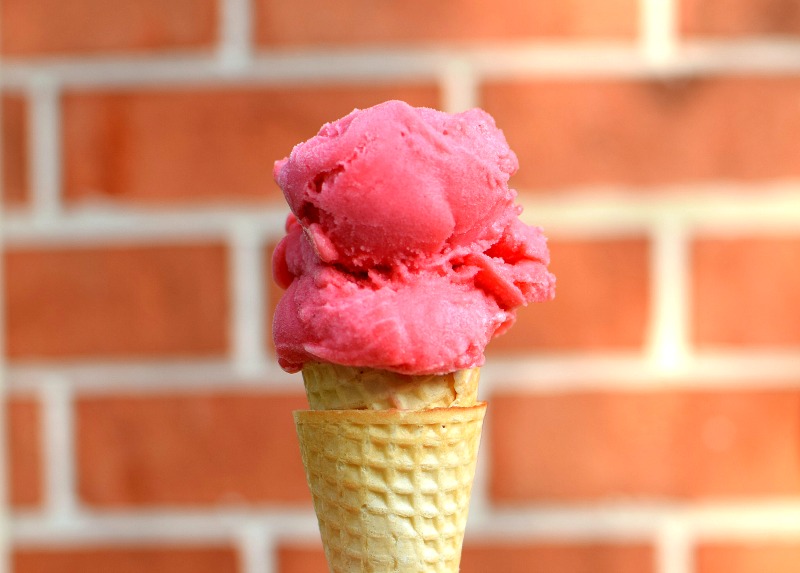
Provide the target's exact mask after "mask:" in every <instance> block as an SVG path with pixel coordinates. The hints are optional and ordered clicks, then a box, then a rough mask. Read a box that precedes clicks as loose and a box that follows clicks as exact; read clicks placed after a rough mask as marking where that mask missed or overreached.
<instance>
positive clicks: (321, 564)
mask: <svg viewBox="0 0 800 573" xmlns="http://www.w3.org/2000/svg"><path fill="white" fill-rule="evenodd" d="M277 562H278V570H277V573H328V562H327V561H326V560H325V553H324V552H323V550H322V545H320V544H315V545H280V546H278V550H277Z"/></svg>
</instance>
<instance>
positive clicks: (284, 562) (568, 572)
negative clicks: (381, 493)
mask: <svg viewBox="0 0 800 573" xmlns="http://www.w3.org/2000/svg"><path fill="white" fill-rule="evenodd" d="M654 563H655V559H654V556H653V550H652V548H651V547H648V546H644V545H612V544H602V543H586V544H577V543H575V544H567V543H563V544H556V543H549V544H535V543H531V544H525V545H523V544H515V545H512V544H496V545H491V544H480V545H469V543H467V545H466V546H465V547H464V551H463V553H462V558H461V572H462V573H486V572H487V571H502V572H503V573H649V572H653V571H655V569H654ZM327 570H328V568H327V565H326V563H325V555H324V554H323V552H322V549H321V548H319V547H315V546H313V547H312V546H294V545H289V546H282V547H279V548H278V573H325V572H326V571H327Z"/></svg>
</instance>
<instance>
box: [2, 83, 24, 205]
mask: <svg viewBox="0 0 800 573" xmlns="http://www.w3.org/2000/svg"><path fill="white" fill-rule="evenodd" d="M27 107H28V106H27V101H26V100H25V98H24V97H22V96H18V95H11V94H3V96H2V109H1V110H0V114H2V122H3V124H2V134H1V135H0V137H1V138H2V139H0V150H1V151H2V154H3V162H2V169H3V195H2V200H3V202H4V203H5V204H6V205H18V204H21V203H24V202H25V200H26V199H27V197H28V116H27V114H28V109H27Z"/></svg>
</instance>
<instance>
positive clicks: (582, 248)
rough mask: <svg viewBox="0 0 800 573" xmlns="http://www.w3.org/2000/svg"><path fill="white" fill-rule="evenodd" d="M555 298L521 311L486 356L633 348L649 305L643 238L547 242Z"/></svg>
mask: <svg viewBox="0 0 800 573" xmlns="http://www.w3.org/2000/svg"><path fill="white" fill-rule="evenodd" d="M549 245H550V252H551V260H552V263H551V265H550V269H551V270H552V271H553V273H555V275H556V298H555V300H553V301H551V302H546V303H538V304H533V305H530V306H528V307H525V308H523V309H520V310H519V312H518V315H517V323H516V324H515V325H514V326H513V327H512V328H511V330H510V331H508V333H506V334H504V335H502V336H500V337H498V338H496V339H495V340H493V341H492V342H491V343H490V344H489V346H488V347H487V354H488V355H490V356H497V355H502V354H507V353H510V352H520V353H522V352H537V351H564V350H625V349H630V350H637V349H641V348H642V346H643V344H644V339H645V331H646V329H647V318H648V316H647V308H648V304H649V302H648V301H649V289H650V286H649V282H650V279H649V276H648V266H649V263H648V255H649V245H648V243H647V241H646V240H645V239H617V240H605V241H591V242H589V241H558V240H555V241H551V242H550V243H549Z"/></svg>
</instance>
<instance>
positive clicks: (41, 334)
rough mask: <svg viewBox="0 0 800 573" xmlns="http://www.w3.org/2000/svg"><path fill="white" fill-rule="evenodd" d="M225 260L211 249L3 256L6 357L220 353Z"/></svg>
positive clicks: (224, 332)
mask: <svg viewBox="0 0 800 573" xmlns="http://www.w3.org/2000/svg"><path fill="white" fill-rule="evenodd" d="M226 259H227V253H226V251H225V249H224V247H222V246H221V245H216V244H205V245H182V246H120V247H108V248H94V247H92V248H54V249H52V250H44V249H13V250H9V251H8V252H6V254H5V264H6V285H5V296H6V309H7V312H6V327H7V331H6V332H7V352H8V356H9V357H10V358H11V359H20V360H21V359H24V360H36V359H56V358H67V359H74V358H87V357H92V358H101V357H102V358H143V357H149V358H156V357H169V356H197V357H201V356H202V357H206V356H220V355H222V354H224V353H225V352H226V350H227V348H228V300H227V298H228V292H227V291H228V284H227V277H226V271H227V262H226Z"/></svg>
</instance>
